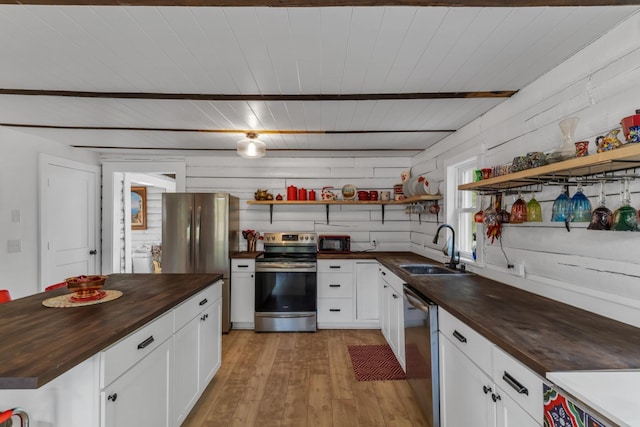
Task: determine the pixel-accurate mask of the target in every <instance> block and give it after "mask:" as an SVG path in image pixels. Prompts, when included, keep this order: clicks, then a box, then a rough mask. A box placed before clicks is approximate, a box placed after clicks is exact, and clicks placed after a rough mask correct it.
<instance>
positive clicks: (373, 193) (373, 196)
mask: <svg viewBox="0 0 640 427" xmlns="http://www.w3.org/2000/svg"><path fill="white" fill-rule="evenodd" d="M369 200H378V192H377V191H376V190H371V191H369Z"/></svg>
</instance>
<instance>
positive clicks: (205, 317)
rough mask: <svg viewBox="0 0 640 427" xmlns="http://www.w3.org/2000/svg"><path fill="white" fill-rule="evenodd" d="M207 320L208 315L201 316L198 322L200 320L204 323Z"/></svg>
mask: <svg viewBox="0 0 640 427" xmlns="http://www.w3.org/2000/svg"><path fill="white" fill-rule="evenodd" d="M208 318H209V315H208V314H205V315H203V316H202V317H201V318H200V320H202V321H203V322H204V321H205V320H207V319H208Z"/></svg>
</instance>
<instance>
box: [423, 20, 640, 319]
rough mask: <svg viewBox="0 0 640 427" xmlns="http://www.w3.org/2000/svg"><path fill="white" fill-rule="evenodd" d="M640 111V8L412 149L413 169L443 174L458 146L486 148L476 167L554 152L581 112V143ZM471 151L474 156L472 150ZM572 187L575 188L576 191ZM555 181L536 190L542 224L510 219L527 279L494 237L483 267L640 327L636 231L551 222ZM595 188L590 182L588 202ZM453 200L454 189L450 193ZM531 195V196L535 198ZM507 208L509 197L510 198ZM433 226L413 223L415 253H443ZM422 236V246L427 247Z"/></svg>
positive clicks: (512, 252) (637, 188)
mask: <svg viewBox="0 0 640 427" xmlns="http://www.w3.org/2000/svg"><path fill="white" fill-rule="evenodd" d="M637 108H640V15H635V16H633V17H631V18H630V19H628V20H627V21H626V22H623V23H622V24H621V25H619V26H618V27H616V28H614V29H612V30H611V31H610V32H609V33H608V34H606V35H605V36H603V37H602V38H600V39H599V40H596V41H595V42H594V43H592V44H591V45H589V46H588V47H586V48H585V49H583V50H582V51H581V52H579V53H578V54H576V55H575V56H573V57H571V58H569V59H568V60H567V61H565V62H564V63H563V64H561V65H560V66H558V67H557V68H555V69H553V70H551V71H550V72H549V73H547V74H546V75H545V76H543V77H542V78H541V79H539V80H537V81H536V82H534V83H532V84H531V85H529V86H528V87H526V88H524V89H523V90H521V91H520V92H519V93H518V94H517V95H515V96H514V97H512V98H510V99H509V100H507V101H506V102H504V103H502V104H500V105H499V106H498V107H496V108H495V109H493V110H491V111H490V112H488V113H487V114H485V115H484V116H482V117H480V118H479V119H477V120H475V121H473V122H471V123H470V124H468V125H467V126H465V127H464V128H463V129H461V130H459V131H458V132H456V133H455V134H453V135H451V136H450V137H448V138H446V139H445V140H443V141H441V142H440V143H439V144H437V145H436V146H434V147H431V148H430V149H428V150H426V151H425V152H423V153H421V154H419V155H418V156H416V157H415V158H414V159H413V161H412V171H413V172H414V173H425V174H427V175H429V176H432V177H436V178H440V179H442V178H444V176H445V164H446V163H447V162H450V161H451V159H453V158H455V157H457V158H460V156H461V154H460V153H472V152H473V151H478V150H484V155H482V156H480V158H479V166H491V165H497V164H503V163H509V162H511V160H512V159H513V157H514V156H516V155H523V154H525V153H527V152H530V151H549V150H551V149H553V148H556V147H557V146H559V145H560V143H561V142H562V134H561V132H560V128H559V127H558V122H559V121H560V120H562V119H564V118H567V117H570V116H576V117H579V118H580V122H579V123H578V126H577V130H576V135H575V140H576V141H579V140H586V139H588V140H590V141H591V142H592V143H591V145H590V147H589V150H590V152H591V153H593V152H595V145H594V140H595V137H596V136H597V135H602V134H605V133H606V132H608V131H609V130H611V129H613V128H617V127H619V126H620V124H619V123H620V120H621V119H622V118H623V117H626V116H629V115H632V114H634V111H635V110H636V109H637ZM470 155H471V154H470ZM575 190H576V188H575V187H572V188H571V189H570V191H571V194H573V193H574V192H575ZM559 191H560V188H559V187H544V188H543V191H541V192H540V193H537V194H536V199H537V200H538V201H539V202H540V203H541V204H542V207H543V215H544V219H545V222H544V223H542V224H540V225H538V224H536V225H532V224H524V225H511V226H506V227H505V229H504V237H503V245H504V249H505V251H506V252H507V255H508V256H509V258H510V261H512V262H515V263H524V265H525V270H526V278H525V279H522V278H518V277H514V276H513V275H509V274H506V273H505V268H504V267H505V265H506V262H505V258H504V256H503V255H502V252H501V251H500V248H499V246H498V245H497V244H493V245H491V244H485V247H484V250H485V253H484V255H485V259H484V261H485V263H486V268H484V269H482V270H479V271H478V272H479V274H482V275H486V276H489V277H494V278H496V279H498V280H501V281H505V282H507V283H510V284H512V285H515V286H518V287H521V288H524V289H526V290H529V291H531V292H535V293H538V294H541V295H545V296H548V297H551V298H554V299H557V300H561V301H563V302H566V303H569V304H572V305H576V306H578V307H581V308H584V309H587V310H590V311H593V312H597V313H600V314H603V315H605V316H607V317H611V318H614V319H618V320H620V321H623V322H626V323H630V324H633V325H636V326H640V257H639V256H638V250H639V248H640V233H630V232H627V233H624V232H600V231H590V230H586V228H585V226H584V225H583V226H582V227H581V228H578V227H574V230H572V231H571V232H570V233H567V232H566V231H565V230H564V228H563V226H562V224H557V223H555V224H554V223H551V222H549V220H550V217H551V207H552V203H553V200H554V199H555V197H556V196H557V195H558V194H559ZM598 191H599V186H597V185H594V186H590V187H585V193H586V194H587V195H588V196H590V200H591V203H592V205H593V206H594V207H595V206H596V204H597V194H598ZM607 192H608V205H609V207H610V208H611V209H612V210H613V209H615V208H616V207H617V206H619V204H620V202H619V196H618V192H619V187H618V184H608V186H607ZM447 196H448V197H451V195H450V194H449V195H447ZM529 198H530V194H529V193H525V199H526V200H529ZM507 202H508V204H509V205H511V204H512V203H513V197H511V196H509V197H507ZM632 204H633V205H634V206H635V207H636V208H638V207H640V182H638V180H636V182H634V183H633V195H632ZM434 231H435V225H434V224H423V225H422V226H419V225H417V224H416V222H412V224H411V242H412V247H413V249H414V250H415V251H416V252H421V253H424V254H429V255H433V254H437V252H435V251H434V250H435V249H436V248H435V245H433V244H431V239H432V236H433V233H434ZM423 243H424V245H425V246H426V248H424V247H423Z"/></svg>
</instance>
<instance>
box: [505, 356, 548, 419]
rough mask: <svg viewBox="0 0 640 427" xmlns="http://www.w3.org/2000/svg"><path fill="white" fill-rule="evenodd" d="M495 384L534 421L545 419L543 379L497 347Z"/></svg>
mask: <svg viewBox="0 0 640 427" xmlns="http://www.w3.org/2000/svg"><path fill="white" fill-rule="evenodd" d="M493 382H494V383H495V384H496V385H497V386H498V387H500V388H501V389H502V390H503V391H504V392H505V393H507V394H508V395H509V396H510V397H511V398H512V399H513V400H514V401H515V402H516V403H517V404H518V405H519V406H520V407H522V409H524V410H525V411H527V412H528V413H529V415H531V416H532V417H533V418H534V419H536V420H541V419H542V418H543V407H544V405H543V396H542V393H543V392H542V379H541V378H540V377H539V376H538V375H537V374H536V373H535V372H533V371H531V370H530V369H529V368H527V367H526V366H524V365H523V364H522V363H520V362H519V361H517V360H516V359H514V358H513V357H511V356H510V355H508V354H507V353H505V352H504V351H503V350H501V349H500V348H498V347H495V346H494V347H493Z"/></svg>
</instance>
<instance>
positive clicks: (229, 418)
mask: <svg viewBox="0 0 640 427" xmlns="http://www.w3.org/2000/svg"><path fill="white" fill-rule="evenodd" d="M384 343H385V340H384V337H383V336H382V334H381V333H380V331H378V330H321V331H318V332H315V333H255V332H253V331H231V332H230V333H229V334H228V335H223V337H222V367H221V368H220V370H219V371H218V373H217V374H216V376H215V377H214V379H213V380H212V381H211V384H209V387H208V388H207V389H206V390H205V392H204V394H203V395H202V397H201V398H200V401H199V402H198V403H197V404H196V406H195V408H194V409H193V410H192V412H191V414H190V415H189V417H188V418H187V419H186V421H185V422H184V424H183V427H201V426H205V427H213V426H216V427H217V426H243V427H244V426H261V427H262V426H264V427H268V426H295V427H305V426H336V427H342V426H345V427H350V426H427V425H428V424H427V422H426V420H425V418H424V416H423V415H422V412H421V411H420V408H419V407H418V406H417V404H416V402H415V400H414V398H413V396H412V392H411V388H410V387H409V385H408V384H407V382H406V381H356V380H355V378H354V376H353V372H352V369H351V359H350V358H349V353H348V350H347V345H351V344H355V345H358V344H384Z"/></svg>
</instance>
